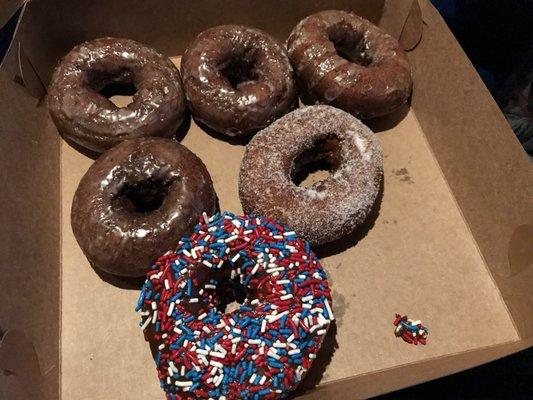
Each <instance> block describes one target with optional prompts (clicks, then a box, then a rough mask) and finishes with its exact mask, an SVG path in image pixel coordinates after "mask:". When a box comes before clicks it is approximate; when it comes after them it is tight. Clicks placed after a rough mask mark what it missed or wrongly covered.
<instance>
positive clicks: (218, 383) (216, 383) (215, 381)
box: [213, 374, 224, 386]
mask: <svg viewBox="0 0 533 400" xmlns="http://www.w3.org/2000/svg"><path fill="white" fill-rule="evenodd" d="M223 378H224V374H220V375H219V376H218V379H217V378H215V379H214V380H213V383H214V384H215V386H218V385H220V383H221V382H222V379H223Z"/></svg>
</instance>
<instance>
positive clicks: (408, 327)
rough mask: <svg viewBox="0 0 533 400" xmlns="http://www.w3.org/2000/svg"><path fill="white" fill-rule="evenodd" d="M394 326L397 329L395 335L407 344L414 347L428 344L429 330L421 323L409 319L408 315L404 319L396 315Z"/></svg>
mask: <svg viewBox="0 0 533 400" xmlns="http://www.w3.org/2000/svg"><path fill="white" fill-rule="evenodd" d="M393 324H394V326H395V327H396V329H395V331H394V334H395V335H396V336H397V337H401V338H402V339H403V340H404V341H405V342H407V343H410V344H414V345H418V344H419V343H420V344H423V345H425V344H426V340H427V337H428V333H429V330H428V328H427V327H424V326H423V325H422V322H421V321H413V320H412V319H408V318H407V315H404V316H403V317H402V316H401V315H400V314H396V318H395V319H394V322H393Z"/></svg>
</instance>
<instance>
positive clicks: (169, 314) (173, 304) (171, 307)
mask: <svg viewBox="0 0 533 400" xmlns="http://www.w3.org/2000/svg"><path fill="white" fill-rule="evenodd" d="M174 307H176V303H174V302H172V303H170V306H169V307H168V311H167V316H168V317H170V316H171V315H172V313H173V312H174Z"/></svg>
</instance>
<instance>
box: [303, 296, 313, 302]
mask: <svg viewBox="0 0 533 400" xmlns="http://www.w3.org/2000/svg"><path fill="white" fill-rule="evenodd" d="M311 300H313V295H312V294H310V295H309V296H305V297H302V302H303V303H307V302H308V301H311Z"/></svg>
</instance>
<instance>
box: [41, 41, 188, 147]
mask: <svg viewBox="0 0 533 400" xmlns="http://www.w3.org/2000/svg"><path fill="white" fill-rule="evenodd" d="M113 85H115V87H116V85H123V86H126V87H127V86H133V87H134V91H135V94H133V101H132V102H131V103H130V104H128V105H127V106H126V107H117V106H116V105H115V104H114V103H112V102H111V101H110V100H109V99H108V98H107V97H106V96H104V95H103V94H101V93H100V92H101V91H102V90H104V89H105V88H108V87H110V86H113ZM185 105H186V102H185V95H184V93H183V89H182V84H181V78H180V74H179V71H178V69H177V68H176V67H175V66H174V64H172V62H171V61H170V60H169V59H168V58H167V57H164V56H162V55H161V54H159V53H158V52H157V51H155V50H154V49H152V48H150V47H148V46H145V45H143V44H141V43H138V42H135V41H133V40H130V39H115V38H109V37H106V38H101V39H96V40H93V41H90V42H86V43H83V44H81V45H79V46H76V47H74V48H73V49H72V50H71V51H70V52H69V53H68V54H67V55H66V56H65V57H63V59H62V60H61V62H60V63H59V65H58V66H57V68H56V69H55V71H54V75H53V77H52V81H51V83H50V87H49V90H48V107H49V110H50V115H51V116H52V119H53V121H54V123H55V124H56V126H57V129H58V130H59V132H60V133H61V134H62V135H63V136H64V137H65V138H67V139H70V140H72V141H73V142H75V143H77V144H78V145H80V146H82V147H85V148H87V149H89V150H92V151H96V152H103V151H105V150H106V149H109V148H111V147H113V146H115V145H116V144H118V143H120V142H121V141H123V140H125V139H133V138H137V137H150V136H164V137H170V136H172V135H173V134H174V133H175V132H176V130H177V128H178V127H179V125H180V124H181V122H182V121H183V117H184V113H185Z"/></svg>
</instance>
